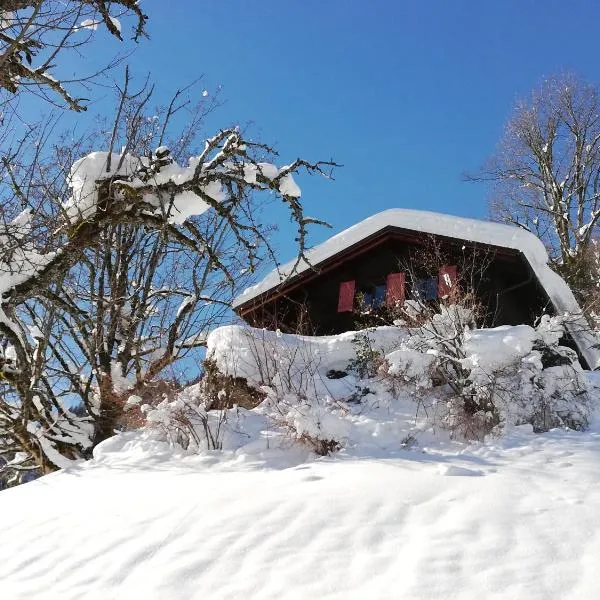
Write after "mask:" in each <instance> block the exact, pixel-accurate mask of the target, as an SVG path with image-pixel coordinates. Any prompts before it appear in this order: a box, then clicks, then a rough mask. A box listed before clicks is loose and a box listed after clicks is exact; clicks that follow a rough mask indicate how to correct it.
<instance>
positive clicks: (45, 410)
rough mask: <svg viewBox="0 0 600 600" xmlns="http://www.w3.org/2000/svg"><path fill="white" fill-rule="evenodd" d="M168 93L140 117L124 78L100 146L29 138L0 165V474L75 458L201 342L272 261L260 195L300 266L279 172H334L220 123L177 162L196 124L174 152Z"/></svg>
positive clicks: (288, 177) (293, 199) (291, 192)
mask: <svg viewBox="0 0 600 600" xmlns="http://www.w3.org/2000/svg"><path fill="white" fill-rule="evenodd" d="M179 97H180V95H179V94H175V98H174V103H171V105H170V106H169V107H167V108H166V109H165V110H164V111H162V112H161V111H159V115H161V116H157V115H154V114H152V115H150V116H149V115H148V114H147V111H146V108H147V107H148V103H149V101H150V98H151V89H148V88H143V90H142V91H140V92H136V93H133V92H130V91H129V90H128V84H127V82H126V85H124V86H123V88H122V90H121V92H120V100H119V102H118V109H117V114H116V119H115V123H114V126H113V127H112V128H110V129H109V131H107V136H106V138H107V139H106V141H105V144H106V145H105V146H104V147H108V149H109V150H108V151H104V152H91V153H88V154H87V155H85V156H84V157H83V158H82V159H80V160H74V159H75V157H76V156H81V154H82V153H83V154H85V152H84V151H83V148H84V146H85V144H84V142H82V143H81V144H76V145H75V146H74V147H73V146H70V145H68V146H66V147H62V146H58V147H57V148H56V153H55V154H53V155H51V156H45V155H44V154H43V152H41V151H38V150H37V138H32V139H33V147H34V149H35V150H32V149H31V148H26V149H25V150H23V152H24V155H25V157H26V159H25V160H24V162H23V164H22V165H21V164H20V162H19V160H18V158H19V157H18V156H15V155H14V154H13V155H11V157H10V160H8V161H5V163H4V164H5V170H6V178H5V179H4V181H5V183H4V187H3V188H2V190H3V192H4V193H5V195H6V198H7V202H6V203H5V205H4V207H3V215H2V221H3V225H1V227H0V246H1V247H2V252H1V253H0V254H1V258H0V297H1V303H0V345H1V352H0V373H1V375H0V380H1V385H2V396H1V399H0V455H1V454H5V455H7V456H18V457H19V462H18V464H16V463H15V462H14V461H13V460H10V461H9V464H8V466H7V468H9V469H12V470H18V471H20V472H23V471H26V470H28V469H39V470H41V471H42V472H47V471H50V470H53V469H54V468H56V466H60V465H61V464H63V462H64V460H65V459H67V460H68V459H75V458H80V457H83V458H85V457H89V456H90V453H91V449H92V448H93V446H94V445H95V444H97V443H98V442H100V441H102V440H103V439H105V438H106V437H109V436H110V435H112V434H113V432H114V430H115V428H116V427H117V426H118V425H119V424H120V423H122V418H123V415H124V413H125V409H126V408H127V402H128V399H129V398H130V397H132V396H133V397H135V396H136V395H137V394H140V393H143V391H144V389H145V387H146V386H147V385H148V384H150V383H152V382H153V381H155V380H156V379H157V378H160V377H161V376H163V373H164V372H165V370H166V369H168V368H169V367H170V366H171V365H173V364H174V363H175V362H176V361H180V360H181V359H182V358H184V357H185V356H186V355H188V354H189V353H190V352H193V350H194V349H195V348H198V347H201V346H202V345H203V341H204V336H205V334H206V332H207V331H208V329H209V327H214V326H215V325H216V324H218V323H219V321H220V319H221V318H222V317H223V315H224V314H225V311H226V310H227V308H228V307H229V305H230V302H231V300H232V298H233V297H234V296H235V294H236V292H237V291H239V290H240V286H243V285H244V284H245V282H247V280H248V277H250V276H251V274H252V272H253V271H254V269H255V268H256V267H257V265H258V264H259V263H260V261H261V260H262V257H264V256H265V255H272V250H271V249H270V246H269V242H268V236H267V233H268V228H267V227H265V225H263V224H262V223H261V219H260V216H259V212H258V211H257V209H258V208H259V206H260V197H261V192H263V193H264V192H266V193H267V195H268V196H275V197H278V198H279V199H280V200H281V203H282V205H283V206H286V207H287V208H288V210H289V213H290V216H291V218H292V220H293V221H295V222H296V223H297V226H298V235H297V241H298V244H299V259H298V260H301V257H304V253H305V250H306V248H307V241H306V240H307V237H306V236H307V230H308V227H309V226H310V225H311V224H314V223H318V221H316V220H314V219H311V218H308V217H305V216H304V212H303V209H302V204H301V202H300V197H299V196H300V190H299V188H298V186H297V185H296V183H295V181H294V179H293V175H294V174H295V173H297V172H299V171H300V170H305V171H308V172H309V173H320V174H323V175H325V176H328V177H329V176H330V170H331V168H332V167H333V166H334V163H332V162H316V163H310V162H308V161H306V160H303V159H296V160H294V161H293V162H291V163H290V164H288V165H286V166H283V167H280V168H278V167H276V166H275V165H273V164H272V163H271V162H269V158H270V157H273V156H275V152H274V150H273V149H272V148H270V147H269V146H267V145H265V144H262V143H258V142H255V141H250V140H247V139H245V138H244V136H243V135H242V134H241V132H240V131H239V130H238V129H237V128H228V129H225V130H222V131H220V132H219V133H217V134H216V135H214V136H212V137H209V138H208V139H207V140H206V141H205V142H204V145H203V147H202V148H201V149H199V150H198V153H197V154H194V155H192V156H191V158H190V159H189V161H188V163H187V165H185V166H184V165H181V164H179V163H178V162H177V160H175V157H177V156H180V155H182V153H183V152H184V151H185V146H188V147H189V144H190V143H191V141H192V140H193V138H192V137H190V135H187V133H189V132H188V131H187V130H188V129H189V128H190V127H193V128H194V129H197V128H198V127H197V126H198V119H197V118H196V117H191V118H190V119H189V120H188V124H187V126H186V130H184V131H183V132H176V134H175V135H173V136H171V137H173V138H174V140H183V141H184V142H183V143H184V147H183V148H182V147H181V143H180V144H179V145H175V146H172V147H171V146H167V145H166V142H167V141H168V137H169V136H168V132H169V122H170V119H171V117H172V116H173V114H174V113H175V111H176V110H178V107H180V106H181V104H178V100H177V98H179ZM193 114H196V113H193ZM155 117H157V118H155ZM186 132H187V133H186ZM96 143H98V142H97V140H96ZM113 147H120V148H122V151H121V152H120V153H118V154H117V153H113V152H111V150H112V148H113ZM171 148H172V149H171ZM32 152H33V156H34V160H33V162H32V160H31V156H32ZM75 403H77V404H78V406H79V409H80V410H78V411H74V410H73V405H74V404H75Z"/></svg>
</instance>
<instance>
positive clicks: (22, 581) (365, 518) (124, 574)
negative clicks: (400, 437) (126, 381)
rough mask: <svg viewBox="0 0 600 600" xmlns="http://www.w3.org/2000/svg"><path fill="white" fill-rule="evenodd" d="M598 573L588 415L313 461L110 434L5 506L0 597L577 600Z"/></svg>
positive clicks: (596, 476)
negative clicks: (498, 434) (539, 429)
mask: <svg viewBox="0 0 600 600" xmlns="http://www.w3.org/2000/svg"><path fill="white" fill-rule="evenodd" d="M594 377H595V379H596V381H597V383H598V384H599V385H600V378H598V377H596V376H594ZM599 565H600V415H597V416H596V417H595V419H593V420H592V424H591V427H590V429H589V431H587V432H584V433H579V432H574V431H566V430H553V431H550V432H548V433H545V434H539V435H536V434H533V433H532V432H531V428H530V426H521V427H516V428H513V429H512V430H511V431H510V432H508V433H507V435H506V436H505V437H503V438H501V439H498V438H497V439H491V440H489V441H488V442H486V443H485V444H476V445H470V446H467V445H463V444H458V443H451V442H445V443H439V444H437V445H436V446H435V447H430V448H427V447H420V448H418V449H412V450H403V451H398V452H397V453H396V454H395V455H393V454H392V455H390V454H389V453H388V454H387V455H386V456H383V455H380V456H377V455H376V454H375V453H372V454H371V455H369V454H366V455H364V456H360V455H357V454H356V453H354V454H350V453H344V452H343V453H341V454H339V455H336V456H334V457H328V458H320V459H309V460H307V457H306V455H304V454H302V453H301V452H300V451H299V450H292V449H290V450H289V451H288V452H283V451H281V450H279V451H275V450H274V451H273V452H272V453H268V452H266V453H265V452H263V453H261V454H257V455H255V456H249V455H247V454H244V453H240V452H229V453H212V454H209V453H205V454H203V455H199V456H198V455H183V454H179V455H178V454H177V453H174V452H173V451H172V450H171V449H170V448H169V447H168V446H167V445H166V444H164V445H162V446H161V445H157V444H156V443H155V442H154V443H152V444H150V443H148V444H146V445H145V444H144V443H143V442H141V441H139V439H138V438H137V437H136V434H131V433H130V434H122V435H120V436H117V437H116V438H111V439H110V440H107V441H106V442H104V444H102V445H101V446H100V447H98V449H97V452H96V459H95V460H93V461H90V462H88V463H85V464H82V465H79V466H75V467H71V468H69V469H67V470H64V471H62V472H59V473H55V474H52V475H49V476H46V477H43V478H41V479H39V480H37V481H35V482H32V483H28V484H25V485H22V486H20V487H17V488H13V489H10V490H6V491H3V492H0V598H2V600H17V599H28V600H29V599H38V598H41V599H45V598H57V599H58V598H60V599H61V600H67V599H78V600H79V599H87V598H102V599H104V600H108V599H111V598H123V599H137V598H140V599H142V598H144V599H161V600H162V599H172V598H173V599H180V598H181V599H188V598H190V599H191V598H198V599H201V598H202V599H203V598H210V599H211V600H212V599H225V598H228V599H234V598H236V599H237V598H240V599H241V598H252V599H254V598H272V599H279V598H299V599H308V598H339V599H342V598H343V599H347V598H369V599H379V598H394V599H398V598H401V599H413V598H414V599H419V600H425V599H434V598H435V599H441V598H443V599H448V598H461V599H462V598H464V599H477V600H479V599H489V598H494V599H499V598H503V599H511V600H514V599H520V598H527V599H529V600H536V599H548V598H552V599H582V600H583V599H593V598H597V597H598V594H599V592H598V589H599V586H598V568H599Z"/></svg>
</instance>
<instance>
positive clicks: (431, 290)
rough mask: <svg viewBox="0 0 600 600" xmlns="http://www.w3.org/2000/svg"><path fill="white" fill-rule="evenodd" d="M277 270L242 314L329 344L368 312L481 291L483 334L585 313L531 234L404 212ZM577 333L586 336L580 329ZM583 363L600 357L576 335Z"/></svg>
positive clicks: (382, 216)
mask: <svg viewBox="0 0 600 600" xmlns="http://www.w3.org/2000/svg"><path fill="white" fill-rule="evenodd" d="M307 258H308V261H309V262H310V264H307V263H301V264H300V265H297V266H296V268H295V269H294V264H295V262H294V261H293V262H291V263H289V264H288V265H284V266H283V267H281V268H280V269H279V270H278V271H273V272H272V273H270V274H269V275H267V276H266V277H265V279H263V281H261V282H260V283H259V284H258V285H256V286H254V287H252V288H249V289H248V290H246V291H245V292H244V293H243V294H242V295H241V296H239V297H238V298H237V299H236V301H235V303H234V308H235V310H236V312H237V313H238V315H240V316H241V317H242V318H243V319H244V320H245V321H246V322H248V323H249V324H250V325H252V326H255V327H264V328H267V329H280V330H282V331H285V332H298V333H312V334H316V335H329V334H336V333H341V332H344V331H350V330H352V329H356V328H357V326H360V322H359V320H358V319H357V310H356V309H357V308H358V301H359V300H360V303H361V305H362V307H363V308H364V307H365V306H367V307H369V306H370V307H373V308H376V307H380V306H382V305H386V304H387V305H391V304H397V303H399V302H403V301H404V300H406V299H410V298H420V299H424V300H427V301H429V300H431V301H435V300H437V299H440V298H446V299H451V296H452V294H454V293H457V292H458V291H459V290H462V291H465V290H467V289H468V290H471V291H473V292H474V293H475V294H476V296H477V299H478V301H479V303H480V304H481V306H482V307H483V309H484V313H485V325H486V326H488V327H493V326H498V325H517V324H521V323H525V324H530V325H533V324H534V323H535V320H536V318H538V317H539V316H540V315H542V314H544V313H547V314H564V313H567V312H568V313H570V314H578V315H580V314H581V311H580V308H579V306H578V305H577V302H576V300H575V298H574V297H573V294H572V293H571V291H570V290H569V288H568V286H567V285H566V284H565V282H564V281H563V280H562V279H561V278H560V277H559V276H558V275H557V274H556V273H554V272H553V271H552V270H551V269H550V267H549V266H548V256H547V253H546V250H545V248H544V246H543V244H542V243H541V242H540V240H539V239H538V238H537V237H535V236H534V235H533V234H531V233H529V232H527V231H524V230H521V229H517V228H515V227H509V226H507V225H502V224H498V223H491V222H487V221H476V220H473V219H464V218H458V217H453V216H450V215H443V214H437V213H430V212H425V211H414V210H404V209H392V210H388V211H385V212H383V213H379V214H377V215H374V216H373V217H370V218H368V219H366V220H365V221H362V222H361V223H358V224H357V225H355V226H353V227H351V228H349V229H347V230H345V231H343V232H341V233H340V234H338V235H336V236H333V237H332V238H330V239H329V240H327V241H325V242H324V243H323V244H320V245H319V246H317V247H315V248H314V249H312V250H311V251H310V252H309V253H308V254H307ZM579 329H582V328H581V327H579ZM571 338H572V340H571V343H572V345H573V347H574V348H575V349H576V350H577V352H578V354H579V355H580V358H581V359H582V362H584V363H586V364H587V365H594V366H595V365H596V364H600V363H595V362H593V361H595V360H598V357H597V353H596V352H595V351H594V350H593V349H592V348H591V346H592V342H591V341H590V339H589V338H586V336H585V335H583V333H582V332H580V331H578V332H577V334H576V335H573V334H572V335H571Z"/></svg>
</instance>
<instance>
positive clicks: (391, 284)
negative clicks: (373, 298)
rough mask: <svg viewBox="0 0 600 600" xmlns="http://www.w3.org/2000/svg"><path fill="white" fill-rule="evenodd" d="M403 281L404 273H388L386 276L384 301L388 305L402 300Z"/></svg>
mask: <svg viewBox="0 0 600 600" xmlns="http://www.w3.org/2000/svg"><path fill="white" fill-rule="evenodd" d="M404 283H405V275H404V273H390V274H389V275H388V276H387V289H386V293H385V303H386V304H387V305H388V306H393V305H394V304H396V303H402V302H404Z"/></svg>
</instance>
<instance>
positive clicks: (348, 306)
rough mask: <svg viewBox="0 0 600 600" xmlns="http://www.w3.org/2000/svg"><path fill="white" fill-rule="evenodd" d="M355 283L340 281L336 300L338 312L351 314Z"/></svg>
mask: <svg viewBox="0 0 600 600" xmlns="http://www.w3.org/2000/svg"><path fill="white" fill-rule="evenodd" d="M355 290H356V282H355V281H342V283H340V297H339V300H338V312H339V313H340V312H352V310H353V309H354V292H355Z"/></svg>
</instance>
